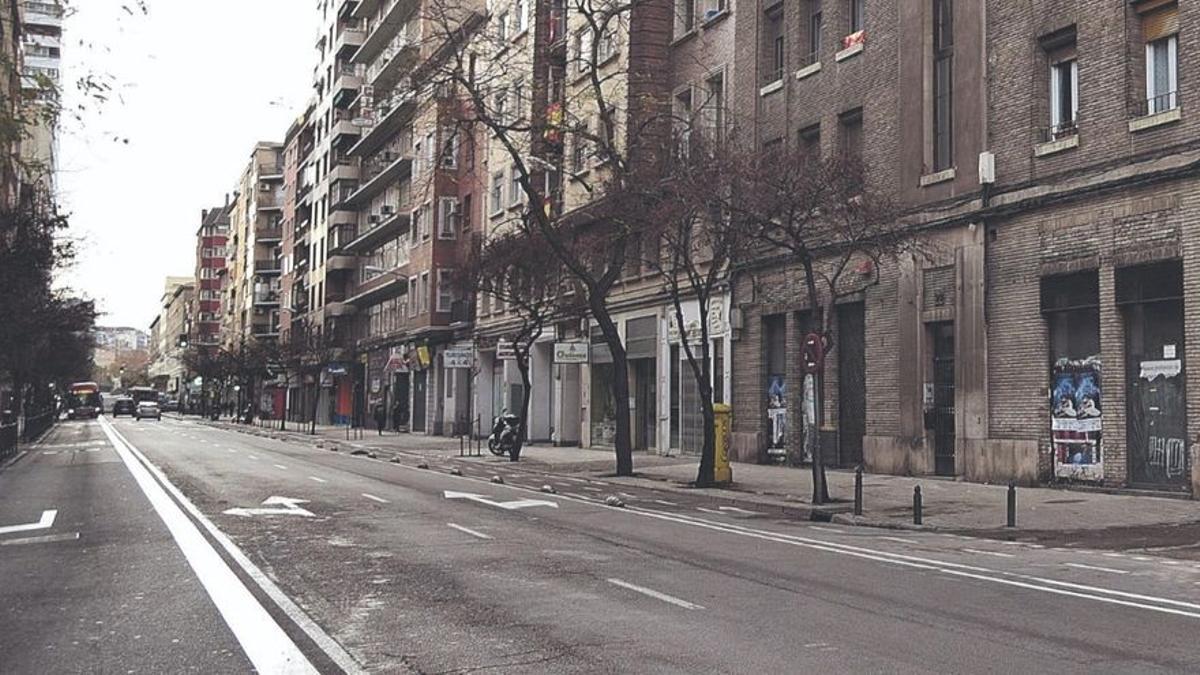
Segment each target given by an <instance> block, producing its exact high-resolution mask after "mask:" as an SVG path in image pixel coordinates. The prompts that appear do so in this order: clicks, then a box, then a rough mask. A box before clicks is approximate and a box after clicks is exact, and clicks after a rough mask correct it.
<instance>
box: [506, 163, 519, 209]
mask: <svg viewBox="0 0 1200 675" xmlns="http://www.w3.org/2000/svg"><path fill="white" fill-rule="evenodd" d="M521 193H522V190H521V172H520V171H518V170H517V165H516V164H513V165H512V166H511V167H510V168H509V182H508V205H509V206H516V205H518V204H520V203H521Z"/></svg>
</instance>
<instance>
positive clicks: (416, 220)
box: [408, 206, 421, 246]
mask: <svg viewBox="0 0 1200 675" xmlns="http://www.w3.org/2000/svg"><path fill="white" fill-rule="evenodd" d="M409 229H410V230H412V238H411V240H410V241H409V242H408V243H409V245H410V246H416V245H417V244H418V243H419V242H420V241H421V207H419V206H418V207H417V208H415V209H413V210H412V213H410V214H409Z"/></svg>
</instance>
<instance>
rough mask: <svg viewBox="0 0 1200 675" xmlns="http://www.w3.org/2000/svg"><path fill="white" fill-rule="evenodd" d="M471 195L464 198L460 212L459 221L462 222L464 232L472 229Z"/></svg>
mask: <svg viewBox="0 0 1200 675" xmlns="http://www.w3.org/2000/svg"><path fill="white" fill-rule="evenodd" d="M472 201H473V200H472V199H471V195H466V196H464V197H463V198H462V209H460V210H459V212H458V219H459V222H460V223H461V224H462V231H463V232H470V231H471V213H472V210H471V202H472Z"/></svg>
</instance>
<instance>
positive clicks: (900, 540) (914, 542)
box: [876, 537, 920, 544]
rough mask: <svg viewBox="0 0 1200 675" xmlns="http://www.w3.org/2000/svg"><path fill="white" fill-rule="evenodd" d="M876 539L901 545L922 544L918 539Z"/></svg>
mask: <svg viewBox="0 0 1200 675" xmlns="http://www.w3.org/2000/svg"><path fill="white" fill-rule="evenodd" d="M876 538H877V539H882V540H884V541H895V542H899V543H901V544H918V543H920V542H918V541H917V540H916V539H905V538H903V537H876Z"/></svg>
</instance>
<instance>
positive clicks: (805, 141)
mask: <svg viewBox="0 0 1200 675" xmlns="http://www.w3.org/2000/svg"><path fill="white" fill-rule="evenodd" d="M799 141H800V142H799V144H798V146H797V147H798V149H799V151H800V159H801V160H802V161H803V162H804V163H805V164H813V163H816V162H819V161H821V123H820V122H818V123H816V124H813V125H811V126H807V127H805V128H803V129H801V130H800V138H799Z"/></svg>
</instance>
